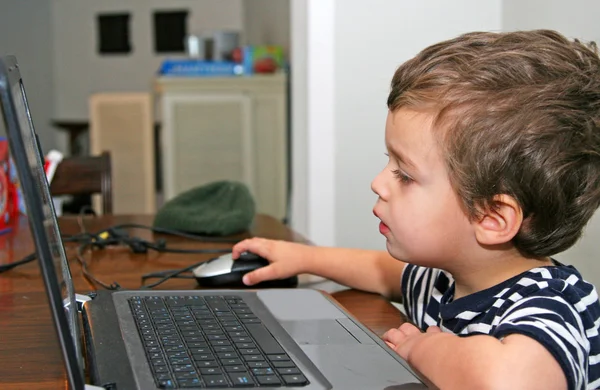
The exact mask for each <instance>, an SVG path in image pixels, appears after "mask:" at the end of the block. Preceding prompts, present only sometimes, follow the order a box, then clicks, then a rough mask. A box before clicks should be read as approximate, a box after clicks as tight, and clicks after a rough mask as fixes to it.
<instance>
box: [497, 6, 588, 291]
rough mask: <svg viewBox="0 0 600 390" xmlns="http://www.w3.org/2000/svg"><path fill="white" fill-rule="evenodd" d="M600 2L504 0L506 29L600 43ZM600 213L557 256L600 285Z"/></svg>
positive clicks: (504, 23) (504, 26)
mask: <svg viewBox="0 0 600 390" xmlns="http://www.w3.org/2000/svg"><path fill="white" fill-rule="evenodd" d="M598 15H600V2H598V1H596V0H571V1H568V2H565V1H562V0H528V1H522V0H504V4H503V19H504V21H503V29H504V30H507V31H510V30H530V29H538V28H548V29H553V30H557V31H559V32H561V33H563V34H565V35H566V36H568V37H570V38H579V39H581V40H585V41H595V42H596V43H600V27H599V25H598ZM598 237H600V213H596V215H595V216H594V217H593V218H592V220H591V221H590V224H589V225H588V226H587V228H586V230H585V232H584V236H583V238H582V239H581V240H580V241H579V242H578V243H577V244H575V246H574V247H572V248H571V249H569V250H567V251H565V252H564V253H561V254H560V255H558V256H557V259H559V260H560V261H562V262H565V263H570V264H574V265H575V266H576V267H577V269H578V270H579V271H580V272H581V273H582V274H583V276H584V277H585V278H586V279H588V280H589V281H591V282H592V283H594V285H596V286H597V287H600V261H598V255H599V253H600V241H599V240H598Z"/></svg>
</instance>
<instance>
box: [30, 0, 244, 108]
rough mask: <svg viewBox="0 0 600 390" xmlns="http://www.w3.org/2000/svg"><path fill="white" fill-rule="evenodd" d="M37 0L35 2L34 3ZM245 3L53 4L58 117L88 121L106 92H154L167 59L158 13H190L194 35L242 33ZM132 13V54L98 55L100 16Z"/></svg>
mask: <svg viewBox="0 0 600 390" xmlns="http://www.w3.org/2000/svg"><path fill="white" fill-rule="evenodd" d="M30 1H31V0H30ZM242 1H243V0H202V1H198V0H170V1H165V0H102V1H95V0H53V11H54V12H53V14H54V18H53V23H54V37H53V38H54V39H53V46H52V49H53V50H54V53H55V56H54V80H55V88H56V90H55V91H56V93H55V96H56V101H55V116H56V117H57V118H60V119H86V118H87V114H88V110H87V100H88V96H89V94H91V93H94V92H104V91H148V90H149V89H150V88H151V81H152V77H153V75H154V74H156V71H157V70H158V68H159V65H160V63H161V61H162V60H163V59H164V58H166V57H167V56H165V55H156V54H155V53H154V35H153V30H152V24H153V11H154V10H168V9H187V10H189V15H188V32H190V33H202V32H204V31H211V30H215V29H231V30H240V31H241V30H242V27H243V10H242ZM115 11H126V12H130V14H131V25H130V27H131V29H130V36H131V42H132V46H133V50H132V52H131V53H129V54H127V55H108V56H100V55H98V53H97V43H96V42H97V39H96V29H97V27H96V14H97V13H100V12H115Z"/></svg>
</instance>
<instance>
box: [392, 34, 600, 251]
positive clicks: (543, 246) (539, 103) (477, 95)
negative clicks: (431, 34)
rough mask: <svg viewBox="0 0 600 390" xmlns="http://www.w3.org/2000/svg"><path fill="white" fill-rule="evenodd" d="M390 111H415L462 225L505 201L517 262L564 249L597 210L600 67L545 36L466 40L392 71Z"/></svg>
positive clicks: (556, 37) (590, 55)
mask: <svg viewBox="0 0 600 390" xmlns="http://www.w3.org/2000/svg"><path fill="white" fill-rule="evenodd" d="M387 104H388V108H389V109H390V110H391V111H395V110H398V109H399V108H402V107H408V108H411V109H415V110H425V111H427V112H431V113H433V114H434V116H435V121H434V125H435V126H434V127H435V128H436V129H441V130H440V131H439V135H440V136H439V137H438V140H439V142H440V145H441V148H442V151H443V152H442V153H443V156H444V159H445V161H446V165H447V168H448V172H449V176H450V181H451V183H452V186H453V188H454V190H455V192H456V193H457V194H458V196H459V198H460V199H461V201H462V203H463V206H464V208H465V210H466V212H467V215H469V217H470V218H472V219H476V218H479V217H480V216H481V212H482V210H484V209H486V208H489V207H492V208H493V207H494V205H495V201H494V196H495V195H498V194H507V195H510V196H512V197H513V198H514V199H515V200H516V201H517V202H518V203H519V205H520V206H521V208H522V210H523V217H524V221H523V225H522V227H521V229H520V230H519V232H518V233H517V235H516V236H515V237H514V239H513V243H514V245H515V247H516V248H517V249H518V250H519V251H520V252H521V253H522V254H524V255H527V256H532V257H545V256H550V255H553V254H556V253H559V252H561V251H563V250H565V249H567V248H569V247H570V246H572V245H573V244H574V243H575V242H576V241H577V239H578V238H579V237H580V236H581V232H582V230H583V228H584V227H585V225H586V223H587V222H588V220H589V219H590V218H591V216H592V215H593V214H594V212H595V210H596V209H597V208H598V206H599V204H600V59H599V57H598V54H597V49H596V45H595V44H594V43H591V44H590V45H584V44H582V43H580V42H579V41H577V40H575V41H570V40H568V39H566V38H565V37H563V36H562V35H560V34H559V33H557V32H554V31H548V30H536V31H521V32H510V33H489V32H476V33H468V34H464V35H461V36H459V37H457V38H455V39H452V40H448V41H445V42H441V43H438V44H435V45H433V46H430V47H428V48H426V49H424V50H423V51H422V52H420V53H419V54H418V55H417V56H416V57H414V58H412V59H411V60H409V61H408V62H406V63H404V64H403V65H401V66H400V68H398V70H397V71H396V73H395V74H394V77H393V80H392V85H391V92H390V94H389V97H388V101H387Z"/></svg>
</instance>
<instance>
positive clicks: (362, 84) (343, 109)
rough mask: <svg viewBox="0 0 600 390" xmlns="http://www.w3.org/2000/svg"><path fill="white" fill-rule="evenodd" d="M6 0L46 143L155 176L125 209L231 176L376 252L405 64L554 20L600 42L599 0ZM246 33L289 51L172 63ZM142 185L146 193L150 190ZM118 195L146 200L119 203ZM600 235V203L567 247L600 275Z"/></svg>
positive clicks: (209, 52) (0, 42) (299, 223)
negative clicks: (384, 173) (250, 58)
mask: <svg viewBox="0 0 600 390" xmlns="http://www.w3.org/2000/svg"><path fill="white" fill-rule="evenodd" d="M0 6H2V10H3V11H2V12H1V13H0V51H1V52H2V53H3V54H8V53H12V54H15V55H16V56H17V58H18V60H19V62H20V63H21V69H22V73H23V76H24V80H25V87H26V90H27V93H28V96H29V100H30V106H31V112H32V116H33V120H34V123H35V126H36V129H37V132H38V133H39V135H40V139H41V143H42V146H43V148H44V150H45V151H47V150H50V149H57V150H59V151H61V152H63V153H64V154H65V155H70V154H90V153H91V154H96V153H99V152H101V151H102V150H109V151H111V153H112V160H113V172H115V171H116V172H117V175H119V174H121V175H122V176H123V177H122V178H121V179H120V180H121V183H122V182H123V181H124V180H129V179H126V178H127V177H142V178H145V180H141V181H142V182H143V183H140V184H139V188H144V190H143V194H142V195H139V194H138V193H127V192H126V191H124V190H123V188H122V187H123V186H124V185H123V184H121V186H119V183H118V180H117V179H118V177H117V178H115V183H113V187H114V189H115V206H114V209H115V210H114V211H115V212H142V211H144V212H154V211H155V210H156V208H157V207H159V206H160V204H162V202H164V201H165V200H168V199H169V198H170V197H172V196H174V195H176V194H177V193H179V192H181V191H183V190H185V189H186V188H189V187H190V186H193V185H199V184H202V183H204V182H207V181H211V180H215V179H218V178H230V179H237V180H241V181H244V182H246V183H248V185H249V186H250V188H251V190H252V191H253V194H254V195H255V197H257V202H258V204H259V211H260V212H264V213H268V214H272V215H274V216H276V217H277V218H280V219H281V220H283V221H285V222H286V223H288V224H289V225H290V226H291V227H292V228H293V229H294V230H296V231H298V232H299V233H301V234H303V235H305V236H306V237H307V238H309V239H310V240H312V241H313V242H315V243H317V244H322V245H337V246H346V247H361V248H376V249H383V248H384V241H383V238H382V237H381V236H380V235H379V233H378V231H377V224H378V222H377V221H376V219H375V218H374V217H373V215H372V211H371V210H372V207H373V204H374V202H375V200H376V199H375V196H374V195H373V194H372V192H371V191H370V182H371V180H372V178H373V177H374V176H375V175H376V174H377V173H378V172H379V170H380V169H382V168H383V166H384V164H385V156H384V155H383V153H384V151H385V150H384V141H383V135H384V132H383V130H384V123H385V116H386V105H385V101H386V97H387V93H388V88H389V81H390V79H391V77H392V74H393V72H394V70H395V68H396V67H397V66H398V65H399V64H400V63H402V62H404V61H406V60H407V59H409V58H411V57H412V56H414V55H415V54H416V53H417V52H418V51H419V50H421V49H422V48H424V47H425V46H427V45H430V44H432V43H435V42H437V41H440V40H443V39H449V38H452V37H454V36H456V35H458V34H460V33H464V32H467V31H473V30H484V31H510V30H516V29H536V28H549V29H555V30H558V31H559V32H561V33H563V34H565V35H567V36H568V37H571V38H579V39H582V40H584V41H589V40H595V41H599V40H600V28H599V27H598V23H597V19H596V18H597V15H599V14H600V2H597V1H594V0H571V1H569V2H566V1H561V0H488V1H477V0H454V1H451V2H449V1H443V0H427V1H417V0H369V1H366V0H171V1H166V0H164V1H160V0H121V1H114V0H104V1H102V2H99V1H93V0H0ZM231 33H233V34H231ZM102 37H104V38H105V39H104V41H103V40H102V39H101V38H102ZM190 37H191V38H192V39H190ZM232 37H233V38H232ZM232 39H233V41H234V42H235V43H236V47H247V46H249V45H250V46H251V47H254V48H256V47H261V46H268V47H277V48H278V49H277V50H279V51H278V52H277V53H278V54H277V55H278V56H280V57H281V58H282V61H281V62H280V63H277V66H276V67H274V68H273V67H270V66H269V64H267V66H266V67H263V68H262V69H254V70H259V72H253V73H252V74H247V73H246V74H242V75H240V74H239V72H238V73H235V72H236V71H235V69H233V68H231V69H230V68H222V69H220V70H218V71H221V72H229V71H231V72H232V73H234V74H230V75H223V74H221V75H216V74H212V75H210V77H209V76H207V75H206V74H200V73H201V72H210V70H207V68H202V69H193V70H188V71H187V72H188V73H187V74H178V75H177V74H176V75H173V74H171V75H169V74H166V73H161V72H160V71H161V69H163V67H164V66H165V64H167V65H168V64H169V61H171V62H170V65H173V66H174V67H173V68H171V69H175V73H177V69H179V72H180V73H185V72H186V71H185V70H183V71H182V70H181V68H177V66H178V65H177V64H178V63H177V62H176V61H177V60H187V59H189V58H194V61H217V60H221V59H223V60H232V59H235V58H233V57H235V56H234V55H233V53H229V56H230V57H227V56H225V57H222V56H221V54H219V51H218V50H215V48H218V47H220V46H219V45H220V42H221V43H222V42H231V41H232ZM238 54H240V53H239V52H238ZM232 56H233V57H232ZM246 58H247V56H246ZM277 58H279V57H277ZM241 64H242V65H243V61H242V62H241ZM179 65H181V63H179ZM262 65H265V64H264V63H263V64H262ZM232 69H233V70H232ZM238 70H239V69H238ZM193 72H197V73H198V74H193ZM215 72H217V71H215ZM139 94H142V95H143V96H140V95H139ZM145 97H149V99H150V100H144V99H145ZM119 99H124V100H119ZM148 102H149V103H148ZM132 113H137V114H136V115H133V114H132ZM132 118H137V119H135V120H134V119H132ZM128 121H129V122H128ZM123 129H128V130H127V131H124V130H123ZM136 129H137V130H136ZM140 129H141V130H140ZM148 129H151V130H148ZM136 131H139V133H136ZM123 133H126V134H123ZM115 145H116V146H115ZM113 148H114V149H113ZM127 151H129V152H127ZM133 167H135V168H136V169H133ZM127 174H128V175H129V176H127ZM119 188H121V189H119ZM119 191H121V195H120V196H118V192H119ZM149 193H152V194H150V195H149ZM140 196H141V197H142V198H143V199H144V202H135V199H140V198H139V197H140ZM117 198H119V199H121V201H122V199H127V198H129V199H133V203H134V204H131V202H129V203H127V202H125V201H122V202H123V203H122V205H121V206H119V204H118V202H120V200H119V199H117ZM136 203H137V204H136ZM142 206H143V207H142ZM119 207H122V208H121V209H119ZM136 207H141V208H140V209H137V208H136ZM599 235H600V221H598V217H597V216H596V217H595V218H594V219H593V220H592V222H591V223H590V225H589V226H588V228H587V230H586V233H585V236H584V238H583V239H582V240H581V241H580V242H579V243H578V244H577V245H576V246H575V247H574V248H572V249H570V250H569V251H567V252H565V253H564V254H561V255H559V256H558V258H559V259H560V260H562V261H565V262H569V263H575V264H576V265H577V266H578V268H579V269H580V270H581V271H582V273H583V274H584V276H585V277H586V278H587V279H589V280H591V281H592V282H594V283H596V285H599V284H600V264H599V263H598V262H597V261H596V260H595V259H596V258H597V257H598V252H599V251H600V246H599V244H598V243H597V242H598V240H596V239H595V238H596V237H598V236H599Z"/></svg>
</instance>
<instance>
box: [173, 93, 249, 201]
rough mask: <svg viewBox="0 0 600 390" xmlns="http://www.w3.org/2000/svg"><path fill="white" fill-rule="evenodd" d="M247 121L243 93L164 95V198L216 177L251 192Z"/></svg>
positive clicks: (247, 114) (246, 104) (246, 100)
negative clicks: (237, 184)
mask: <svg viewBox="0 0 600 390" xmlns="http://www.w3.org/2000/svg"><path fill="white" fill-rule="evenodd" d="M251 126H252V120H251V114H250V98H249V97H248V96H247V95H246V94H243V93H235V94H198V93H194V94H187V93H180V94H175V93H173V94H171V93H167V94H165V95H164V96H163V133H162V139H163V177H164V179H163V180H164V196H165V200H169V199H171V198H173V197H174V196H176V195H177V194H179V193H181V192H183V191H186V190H188V189H191V188H193V187H197V186H199V185H203V184H207V183H209V182H212V181H217V180H237V181H241V182H243V183H246V184H247V185H248V187H249V188H250V191H251V192H253V193H254V180H253V169H252V166H253V163H252V162H253V160H254V158H253V146H252V136H251V130H252V129H251Z"/></svg>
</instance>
